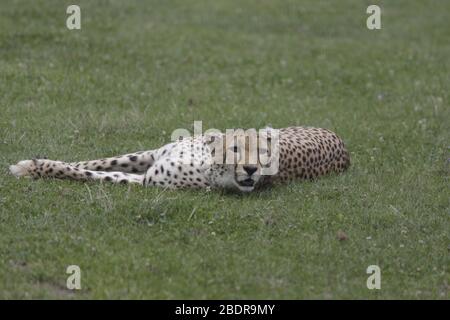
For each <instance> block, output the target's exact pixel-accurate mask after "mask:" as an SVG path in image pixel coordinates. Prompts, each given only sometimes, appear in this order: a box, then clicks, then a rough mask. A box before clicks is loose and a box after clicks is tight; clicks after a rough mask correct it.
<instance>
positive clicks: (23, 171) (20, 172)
mask: <svg viewBox="0 0 450 320" xmlns="http://www.w3.org/2000/svg"><path fill="white" fill-rule="evenodd" d="M35 168H36V161H35V160H22V161H19V162H18V163H17V164H15V165H12V166H9V171H10V172H11V173H12V174H13V175H15V176H16V177H17V178H19V177H26V176H31V172H32V170H34V169H35Z"/></svg>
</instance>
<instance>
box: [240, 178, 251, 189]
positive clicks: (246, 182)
mask: <svg viewBox="0 0 450 320" xmlns="http://www.w3.org/2000/svg"><path fill="white" fill-rule="evenodd" d="M238 184H239V185H240V186H242V187H253V186H254V185H255V181H254V180H253V179H250V178H248V179H245V180H242V181H238Z"/></svg>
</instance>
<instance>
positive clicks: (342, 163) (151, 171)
mask: <svg viewBox="0 0 450 320" xmlns="http://www.w3.org/2000/svg"><path fill="white" fill-rule="evenodd" d="M223 138H224V135H205V136H198V137H194V138H186V139H182V140H180V141H176V142H172V143H169V144H167V145H165V146H163V147H161V148H159V149H155V150H148V151H140V152H136V153H130V154H125V155H121V156H117V157H111V158H104V159H98V160H91V161H82V162H71V163H66V162H62V161H54V160H48V159H33V160H23V161H20V162H18V163H17V164H16V165H12V166H10V171H11V173H13V174H14V175H16V176H17V177H21V176H28V177H33V178H59V179H73V180H80V181H89V180H98V181H106V182H113V183H123V184H126V183H135V184H140V185H143V186H158V187H165V188H171V189H177V188H186V187H188V188H207V187H213V188H224V189H238V190H241V191H252V190H253V189H254V188H255V187H258V186H262V185H266V184H271V183H277V182H284V181H289V180H294V179H314V178H317V177H320V176H323V175H326V174H328V173H330V172H338V173H339V172H342V171H344V170H345V169H347V168H348V166H349V165H350V158H349V154H348V152H347V150H346V148H345V146H344V143H343V142H342V140H341V139H340V138H339V137H338V136H337V135H336V134H335V133H333V132H331V131H329V130H327V129H320V128H304V127H289V128H284V129H280V130H279V145H278V147H279V151H280V152H279V166H278V172H277V173H276V174H275V175H269V176H264V175H262V172H263V167H262V166H261V164H260V163H259V162H258V163H256V164H250V163H246V162H245V161H243V162H242V163H238V164H227V163H222V162H217V159H216V158H215V157H214V154H215V147H213V144H212V142H214V141H215V142H217V141H218V140H220V139H223ZM227 148H231V149H232V150H234V152H235V153H236V155H235V156H237V157H239V154H240V153H241V152H242V150H239V148H237V146H236V145H231V146H227ZM225 151H226V150H225ZM224 154H225V155H226V154H227V153H226V152H225V153H224Z"/></svg>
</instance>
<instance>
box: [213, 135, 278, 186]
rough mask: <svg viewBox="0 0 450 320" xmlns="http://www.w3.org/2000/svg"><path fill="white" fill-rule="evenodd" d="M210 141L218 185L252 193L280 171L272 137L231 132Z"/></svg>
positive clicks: (215, 178) (215, 179)
mask: <svg viewBox="0 0 450 320" xmlns="http://www.w3.org/2000/svg"><path fill="white" fill-rule="evenodd" d="M231 131H232V132H228V131H227V133H225V134H220V135H212V136H210V137H209V140H208V141H209V145H210V151H211V155H212V166H211V172H212V175H213V180H214V181H215V184H216V185H218V186H220V187H224V188H228V189H235V190H236V189H237V190H239V191H242V192H250V191H253V190H254V189H255V187H257V186H258V185H260V184H262V182H263V181H264V180H265V178H266V177H267V176H269V175H271V174H275V173H276V172H277V171H274V170H273V169H274V168H276V169H277V168H278V163H276V166H274V162H275V161H278V158H277V157H275V156H274V155H275V153H276V150H274V148H272V147H273V146H274V143H273V139H272V137H271V135H268V134H267V133H264V132H263V131H259V132H257V131H256V130H255V129H249V130H246V131H244V130H242V129H239V130H231Z"/></svg>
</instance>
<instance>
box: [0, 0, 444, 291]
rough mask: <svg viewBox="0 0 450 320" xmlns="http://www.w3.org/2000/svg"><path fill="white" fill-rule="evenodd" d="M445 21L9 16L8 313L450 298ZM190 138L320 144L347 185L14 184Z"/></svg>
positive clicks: (0, 30)
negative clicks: (45, 161)
mask: <svg viewBox="0 0 450 320" xmlns="http://www.w3.org/2000/svg"><path fill="white" fill-rule="evenodd" d="M372 2H375V3H378V4H380V6H381V7H382V9H383V13H382V29H381V30H376V31H370V30H368V29H367V28H366V18H367V16H368V15H367V14H366V8H367V6H368V5H369V4H372ZM72 3H77V4H79V5H80V7H81V17H82V22H81V23H82V29H81V30H74V31H69V30H68V29H67V28H66V26H65V21H66V17H67V14H66V7H67V6H68V5H69V4H72ZM331 3H332V4H331ZM449 16H450V2H448V1H440V0H434V1H431V0H430V1H410V0H398V1H359V0H353V1H351V0H345V1H339V2H334V1H333V2H331V1H316V0H310V1H272V0H252V1H228V0H215V1H194V0H178V1H137V0H133V1H119V0H116V1H70V2H69V1H56V0H55V1H10V0H2V1H1V3H0V93H1V94H0V257H1V260H0V298H6V299H12V298H44V299H45V298H56V299H66V298H68V299H80V298H81V299H83V298H95V299H97V298H138V299H141V298H150V299H168V298H180V299H184V298H186V299H191V298H200V299H202V298H227V299H228V298H238V299H241V298H272V299H285V298H289V299H302V298H318V299H342V298H343V299H347V298H358V299H360V298H363V299H395V298H408V299H409V298H411V299H448V298H449V290H450V275H449V264H450V257H449V255H450V239H449V238H450V220H449V217H450V215H449V214H450V209H449V208H450V206H449V194H450V193H449V165H448V158H449V149H448V148H449V145H450V144H449V143H450V135H449V133H450V125H449V124H450V111H449V110H450V107H449V96H450V95H449V89H450V41H449V39H450V19H449ZM194 120H202V121H203V126H204V128H205V129H207V128H218V129H225V128H236V127H244V128H250V127H254V128H261V127H263V126H266V125H269V124H270V125H272V126H273V127H285V126H289V125H311V126H320V127H326V128H329V129H331V130H334V131H335V132H337V133H338V135H340V136H341V137H342V138H343V139H344V140H345V142H346V144H347V146H348V149H349V150H350V151H351V158H352V166H351V168H350V169H349V171H347V172H346V173H345V174H343V175H341V176H331V177H327V178H323V179H321V180H318V181H316V182H298V183H292V184H289V185H285V186H278V187H276V188H274V189H271V190H265V191H262V192H259V193H252V194H246V195H235V194H223V193H220V192H207V191H163V190H161V189H152V188H148V189H144V188H140V187H137V186H129V187H128V186H119V185H107V184H103V185H100V184H94V183H89V184H82V183H77V182H71V181H57V180H53V181H30V180H27V179H20V180H17V179H15V178H14V177H12V176H10V175H9V173H8V165H10V164H12V163H15V162H17V161H19V160H21V159H29V158H32V157H35V156H36V155H41V156H43V155H45V156H48V157H49V158H51V159H59V160H67V161H75V160H85V159H96V158H101V157H104V156H112V155H116V154H122V153H125V152H131V151H137V150H142V149H152V148H156V147H158V146H161V145H162V144H164V143H167V142H169V141H170V134H171V132H172V131H173V130H174V129H176V128H188V129H191V128H192V126H193V121H194ZM342 233H345V234H346V235H347V237H342V236H341V240H339V239H338V234H341V235H342ZM342 238H346V239H342ZM72 264H74V265H79V266H80V268H81V272H82V278H81V285H82V290H80V291H69V290H68V289H66V279H67V277H68V275H67V274H66V273H65V271H66V268H67V266H68V265H72ZM374 264H375V265H379V266H380V268H381V290H368V289H367V287H366V280H367V277H368V276H369V275H368V274H366V268H367V267H368V266H369V265H374Z"/></svg>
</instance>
